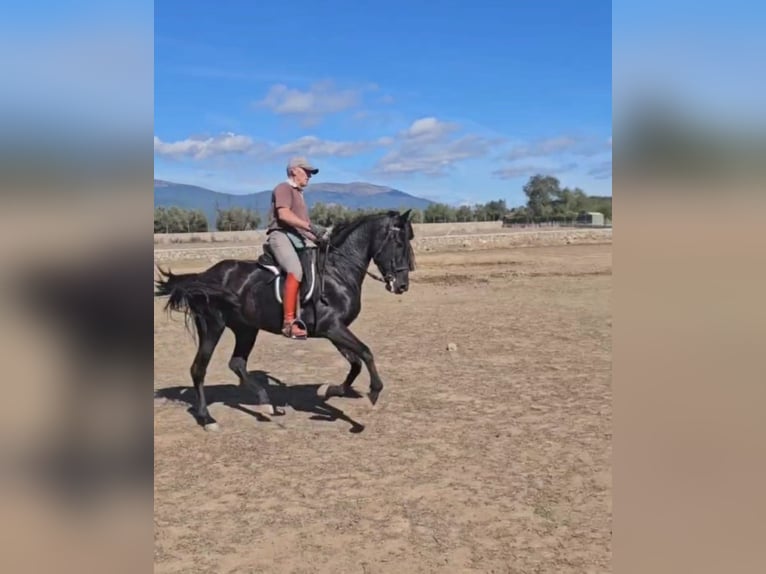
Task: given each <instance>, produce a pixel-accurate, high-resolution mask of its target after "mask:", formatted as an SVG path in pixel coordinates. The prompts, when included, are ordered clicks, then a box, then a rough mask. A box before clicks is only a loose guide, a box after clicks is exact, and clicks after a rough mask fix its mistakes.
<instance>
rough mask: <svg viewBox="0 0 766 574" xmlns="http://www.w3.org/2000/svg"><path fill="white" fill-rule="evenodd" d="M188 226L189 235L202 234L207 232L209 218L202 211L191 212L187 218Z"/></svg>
mask: <svg viewBox="0 0 766 574" xmlns="http://www.w3.org/2000/svg"><path fill="white" fill-rule="evenodd" d="M186 226H187V229H188V230H189V233H195V232H197V233H202V232H205V231H207V217H205V212H204V211H202V210H201V209H195V210H194V211H189V212H188V214H187V218H186Z"/></svg>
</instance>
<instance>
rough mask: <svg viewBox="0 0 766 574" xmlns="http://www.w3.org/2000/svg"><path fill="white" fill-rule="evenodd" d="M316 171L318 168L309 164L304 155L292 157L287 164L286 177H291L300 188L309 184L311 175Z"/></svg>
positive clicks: (317, 171) (316, 172)
mask: <svg viewBox="0 0 766 574" xmlns="http://www.w3.org/2000/svg"><path fill="white" fill-rule="evenodd" d="M318 173H319V170H318V169H317V168H315V167H314V166H313V165H311V164H310V163H309V162H308V160H306V158H305V157H294V158H292V159H291V160H290V161H289V162H288V164H287V177H289V178H290V179H292V180H293V181H294V182H295V184H296V185H297V186H298V187H299V188H301V189H303V188H304V187H306V186H307V185H308V184H309V179H311V176H312V175H316V174H318Z"/></svg>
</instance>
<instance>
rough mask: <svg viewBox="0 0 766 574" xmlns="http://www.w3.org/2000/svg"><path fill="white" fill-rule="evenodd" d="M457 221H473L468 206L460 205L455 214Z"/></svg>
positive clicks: (471, 211)
mask: <svg viewBox="0 0 766 574" xmlns="http://www.w3.org/2000/svg"><path fill="white" fill-rule="evenodd" d="M455 218H456V219H457V220H458V221H473V210H472V209H471V208H470V207H469V206H468V205H461V206H460V207H458V209H457V211H456V212H455Z"/></svg>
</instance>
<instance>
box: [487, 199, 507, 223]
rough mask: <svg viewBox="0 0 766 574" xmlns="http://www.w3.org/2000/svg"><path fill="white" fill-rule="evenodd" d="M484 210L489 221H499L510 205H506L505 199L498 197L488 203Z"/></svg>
mask: <svg viewBox="0 0 766 574" xmlns="http://www.w3.org/2000/svg"><path fill="white" fill-rule="evenodd" d="M484 210H485V213H486V215H487V219H488V220H489V221H499V220H501V219H502V218H503V216H504V215H505V214H506V212H507V211H508V207H506V205H505V200H504V199H498V200H495V201H490V202H489V203H487V204H486V205H485V206H484Z"/></svg>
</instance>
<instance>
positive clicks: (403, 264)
mask: <svg viewBox="0 0 766 574" xmlns="http://www.w3.org/2000/svg"><path fill="white" fill-rule="evenodd" d="M413 237H414V232H413V229H412V223H411V222H410V211H409V210H408V211H406V212H405V213H403V214H402V213H399V212H396V211H390V212H388V213H383V214H374V215H366V216H362V217H359V218H357V219H355V220H352V221H350V222H344V223H340V224H338V225H337V226H336V227H335V229H333V231H332V234H331V235H330V237H329V239H328V240H327V242H326V243H325V244H324V245H321V244H320V246H319V248H318V249H316V251H317V253H316V255H317V257H316V268H318V269H319V270H320V273H319V280H318V281H315V283H319V285H314V289H313V294H312V296H311V298H310V299H309V300H308V301H307V302H304V303H302V313H301V319H302V320H303V322H304V323H305V324H306V327H307V330H308V336H309V337H323V338H326V339H329V340H330V341H331V342H332V344H333V345H335V347H336V348H337V349H338V351H340V353H341V354H342V355H343V356H344V357H345V358H346V359H347V360H348V362H349V363H350V364H351V370H350V371H349V373H348V375H347V376H346V379H345V381H344V382H343V384H342V385H324V386H323V387H324V391H323V394H324V397H323V398H329V397H333V396H337V397H342V396H358V395H356V394H355V393H354V391H352V390H351V385H352V384H353V382H354V380H355V379H356V378H357V376H358V375H359V373H360V372H361V369H362V362H364V364H365V366H366V367H367V370H368V371H369V373H370V393H369V397H370V401H371V402H372V404H375V402H376V401H377V399H378V396H379V395H380V392H381V391H382V390H383V382H382V381H381V379H380V376H379V375H378V371H377V369H376V367H375V360H374V358H373V354H372V352H371V351H370V349H369V347H368V346H367V345H365V344H364V343H363V342H362V341H360V340H359V339H358V338H357V337H356V336H355V335H354V334H353V333H352V332H351V330H350V329H349V325H350V324H351V323H352V322H353V321H354V320H355V319H356V317H357V316H358V315H359V312H360V310H361V292H362V283H363V281H364V278H365V275H366V274H370V275H372V274H371V273H369V271H368V267H369V265H370V260H372V261H374V262H375V265H376V266H377V268H378V270H379V271H380V273H381V275H382V277H380V278H379V277H376V279H378V280H380V281H382V282H384V283H385V285H386V289H387V290H388V291H389V292H391V293H394V294H397V295H401V294H402V293H404V292H405V291H407V288H408V283H409V272H410V271H411V270H414V268H415V267H414V263H415V261H414V254H413V251H412V245H411V240H412V238H413ZM265 256H266V258H268V254H265ZM266 258H264V256H262V257H261V259H260V260H258V261H237V260H232V259H227V260H224V261H220V262H218V263H216V264H215V265H213V266H212V267H210V268H209V269H207V270H206V271H203V272H202V273H191V274H182V275H175V274H173V273H170V272H169V271H164V270H162V269H159V273H160V275H161V278H160V279H159V280H157V282H156V291H155V296H166V295H167V296H169V299H168V302H167V303H166V305H165V308H166V309H169V310H174V311H179V310H181V311H184V312H185V313H186V317H187V319H188V318H189V317H191V318H192V319H193V321H194V325H195V327H196V331H197V335H198V343H199V348H198V350H197V355H196V356H195V358H194V362H193V363H192V366H191V377H192V381H193V382H194V388H195V389H196V391H197V397H198V402H197V409H196V417H197V420H198V422H199V423H200V424H201V425H202V426H204V427H205V428H206V429H214V428H217V425H216V422H215V420H214V419H213V417H211V416H210V413H209V412H208V409H207V403H206V401H205V393H204V389H203V385H204V381H205V373H206V371H207V366H208V363H209V362H210V357H211V355H212V354H213V350H214V349H215V347H216V345H217V344H218V341H219V339H220V337H221V334H222V333H223V331H224V329H225V328H226V327H228V328H229V329H231V330H232V331H233V332H234V335H235V337H236V343H235V348H234V352H233V353H232V356H231V359H230V361H229V368H230V369H231V370H232V371H234V373H236V374H237V376H238V377H239V379H240V382H241V383H243V384H250V385H251V386H252V388H253V390H255V393H256V396H257V401H258V404H259V405H261V407H262V408H263V407H265V408H266V411H267V413H268V414H274V410H273V407H272V405H271V403H270V400H269V396H268V394H267V393H266V389H265V387H264V386H263V385H262V384H261V383H260V382H259V381H258V380H256V379H255V378H254V377H248V372H247V360H248V357H249V356H250V352H251V351H252V349H253V346H254V345H255V339H256V337H257V336H258V332H259V331H267V332H269V333H274V334H280V335H281V328H282V305H281V303H280V300H278V299H277V293H278V291H279V283H278V280H279V277H278V276H277V275H276V274H275V272H274V271H272V270H270V269H269V266H268V265H266V264H265V263H267V261H266ZM277 272H278V270H277ZM372 276H373V277H375V276H374V275H372ZM283 277H284V273H283V272H282V278H283ZM313 277H314V278H316V276H313ZM310 280H311V279H310V278H309V277H308V276H306V277H304V281H303V283H304V284H306V283H307V281H310ZM275 284H276V289H275ZM301 292H302V293H304V292H305V291H304V289H303V288H302V289H301ZM296 344H298V343H296Z"/></svg>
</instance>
